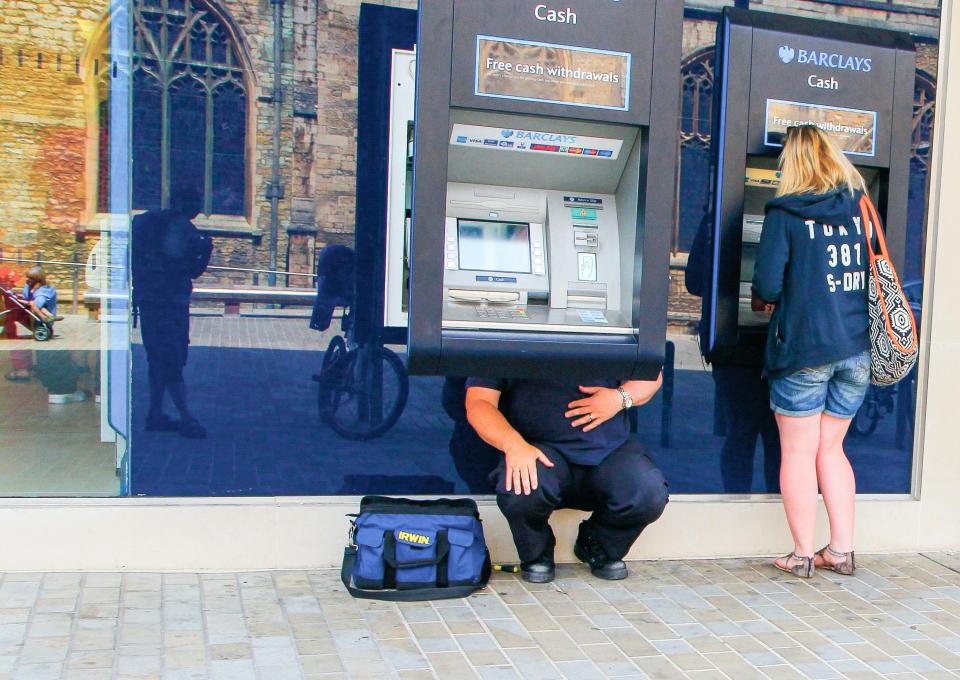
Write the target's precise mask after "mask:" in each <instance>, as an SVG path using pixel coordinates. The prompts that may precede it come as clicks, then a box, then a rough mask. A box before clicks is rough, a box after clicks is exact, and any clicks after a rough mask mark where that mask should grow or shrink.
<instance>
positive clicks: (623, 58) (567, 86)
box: [475, 35, 631, 111]
mask: <svg viewBox="0 0 960 680" xmlns="http://www.w3.org/2000/svg"><path fill="white" fill-rule="evenodd" d="M630 62H631V56H630V55H629V54H627V53H626V52H609V51H606V50H595V49H590V48H586V47H570V46H567V45H553V44H550V43H539V42H531V41H528V40H511V39H508V38H497V37H494V36H486V35H480V36H477V73H476V86H475V94H476V95H478V96H481V97H502V98H504V99H521V100H524V101H533V102H547V103H551V104H564V105H566V106H587V107H591V108H598V109H613V110H615V111H627V110H629V108H630Z"/></svg>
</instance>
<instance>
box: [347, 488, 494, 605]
mask: <svg viewBox="0 0 960 680" xmlns="http://www.w3.org/2000/svg"><path fill="white" fill-rule="evenodd" d="M340 578H341V580H342V581H343V585H344V586H346V588H347V590H348V591H349V592H350V594H351V595H353V596H354V597H361V598H367V599H373V600H392V601H406V602H411V601H416V600H440V599H448V598H455V597H466V596H467V595H469V594H470V593H472V592H473V591H475V590H477V589H479V588H482V587H483V586H485V585H486V583H487V580H488V579H489V578H490V554H489V553H488V551H487V544H486V542H484V540H483V526H482V524H481V523H480V513H479V512H478V511H477V504H476V502H475V501H473V500H472V499H469V498H461V499H447V498H441V499H438V500H431V501H415V500H409V499H406V498H388V497H386V496H365V497H364V498H363V500H361V501H360V513H359V514H358V515H356V516H355V519H354V520H353V522H352V523H351V526H350V536H349V540H348V545H347V547H346V549H345V550H344V553H343V567H342V568H341V571H340ZM351 581H352V582H353V585H351Z"/></svg>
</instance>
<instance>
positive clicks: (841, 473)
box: [817, 414, 857, 553]
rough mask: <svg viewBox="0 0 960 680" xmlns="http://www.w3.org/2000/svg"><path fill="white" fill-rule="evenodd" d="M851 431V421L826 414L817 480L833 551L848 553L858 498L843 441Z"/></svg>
mask: <svg viewBox="0 0 960 680" xmlns="http://www.w3.org/2000/svg"><path fill="white" fill-rule="evenodd" d="M849 428H850V419H849V418H834V417H833V416H828V415H827V414H823V415H822V417H821V420H820V449H819V451H818V452H817V479H818V481H819V482H820V491H821V493H823V501H824V503H825V504H826V506H827V515H828V516H829V518H830V547H831V548H833V549H834V550H836V551H837V552H844V553H846V552H850V551H851V550H853V529H854V521H855V509H854V507H855V504H856V494H857V482H856V480H855V479H854V476H853V468H851V467H850V461H849V460H847V455H846V454H845V453H844V451H843V438H844V437H845V436H846V434H847V430H848V429H849Z"/></svg>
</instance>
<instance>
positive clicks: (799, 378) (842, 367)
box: [770, 351, 870, 418]
mask: <svg viewBox="0 0 960 680" xmlns="http://www.w3.org/2000/svg"><path fill="white" fill-rule="evenodd" d="M869 386H870V352H869V351H867V352H863V353H861V354H857V355H855V356H852V357H850V358H849V359H843V360H842V361H837V362H834V363H832V364H826V365H824V366H813V367H811V368H802V369H800V370H799V371H796V372H795V373H791V374H789V375H785V376H783V377H781V378H771V380H770V408H772V409H773V410H774V412H776V413H779V414H781V415H785V416H794V417H801V416H812V415H816V414H818V413H826V414H827V415H829V416H833V417H834V418H853V416H855V415H856V413H857V411H858V410H860V405H861V404H862V403H863V399H864V397H865V396H866V394H867V388H868V387H869Z"/></svg>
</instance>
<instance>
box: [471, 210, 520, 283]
mask: <svg viewBox="0 0 960 680" xmlns="http://www.w3.org/2000/svg"><path fill="white" fill-rule="evenodd" d="M457 233H458V237H459V241H460V248H459V250H460V269H467V270H471V271H483V272H503V273H510V274H529V273H530V271H531V267H530V225H529V224H519V223H515V222H486V221H481V220H457Z"/></svg>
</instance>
